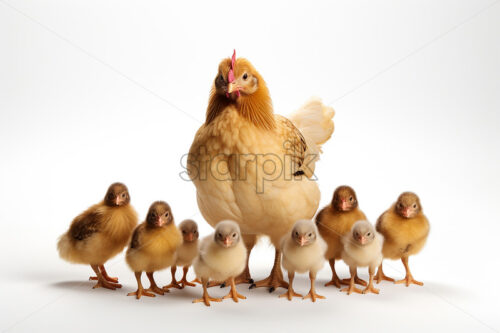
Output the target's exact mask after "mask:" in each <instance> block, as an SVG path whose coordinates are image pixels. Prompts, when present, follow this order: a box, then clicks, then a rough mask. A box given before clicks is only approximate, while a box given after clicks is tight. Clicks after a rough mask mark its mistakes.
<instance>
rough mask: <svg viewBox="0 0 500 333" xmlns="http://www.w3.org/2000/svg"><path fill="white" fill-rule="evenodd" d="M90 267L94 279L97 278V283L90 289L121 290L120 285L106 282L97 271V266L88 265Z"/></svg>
mask: <svg viewBox="0 0 500 333" xmlns="http://www.w3.org/2000/svg"><path fill="white" fill-rule="evenodd" d="M90 267H92V270H93V271H94V272H95V275H96V278H97V283H96V284H95V285H94V286H93V287H92V288H93V289H96V288H101V287H102V288H106V289H111V290H115V289H116V288H121V287H122V285H121V284H118V283H114V282H110V281H108V280H106V279H105V278H104V276H103V274H102V273H101V271H100V270H99V266H97V265H90Z"/></svg>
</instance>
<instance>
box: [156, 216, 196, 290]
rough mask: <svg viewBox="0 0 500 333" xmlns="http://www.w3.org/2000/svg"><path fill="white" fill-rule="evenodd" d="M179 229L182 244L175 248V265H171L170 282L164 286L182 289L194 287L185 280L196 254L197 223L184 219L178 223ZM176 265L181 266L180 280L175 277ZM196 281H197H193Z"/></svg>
mask: <svg viewBox="0 0 500 333" xmlns="http://www.w3.org/2000/svg"><path fill="white" fill-rule="evenodd" d="M179 230H180V231H181V233H182V244H181V246H179V248H178V249H177V260H176V262H175V265H173V266H172V268H171V272H172V282H171V283H170V284H169V285H168V286H166V287H164V288H167V289H168V288H171V287H174V288H178V289H183V288H184V287H185V286H190V287H194V286H195V284H194V283H192V282H189V281H188V280H187V277H186V276H187V272H188V270H189V266H191V264H192V262H193V260H194V258H196V256H197V255H198V238H199V234H198V225H197V224H196V222H195V221H193V220H184V221H182V222H181V224H179ZM177 266H182V270H183V275H182V279H181V280H180V281H177V280H176V279H175V272H176V270H177ZM193 282H198V281H196V280H195V281H193Z"/></svg>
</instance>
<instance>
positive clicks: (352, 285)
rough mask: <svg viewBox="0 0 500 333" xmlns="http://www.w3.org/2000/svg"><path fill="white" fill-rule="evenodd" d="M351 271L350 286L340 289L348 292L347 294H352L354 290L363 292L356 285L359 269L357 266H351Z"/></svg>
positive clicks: (359, 292)
mask: <svg viewBox="0 0 500 333" xmlns="http://www.w3.org/2000/svg"><path fill="white" fill-rule="evenodd" d="M349 271H350V272H351V280H350V283H349V287H347V288H343V289H340V291H345V292H347V295H350V294H351V293H353V292H355V293H358V294H361V292H362V291H361V289H358V288H356V287H355V285H354V277H355V276H356V271H357V269H356V267H349Z"/></svg>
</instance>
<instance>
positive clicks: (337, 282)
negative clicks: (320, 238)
mask: <svg viewBox="0 0 500 333" xmlns="http://www.w3.org/2000/svg"><path fill="white" fill-rule="evenodd" d="M328 262H329V263H330V268H331V269H332V279H331V280H330V281H328V282H327V283H325V287H328V286H335V287H337V288H340V279H339V276H338V275H337V271H336V270H335V258H332V259H330V260H329V261H328Z"/></svg>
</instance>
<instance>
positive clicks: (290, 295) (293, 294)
mask: <svg viewBox="0 0 500 333" xmlns="http://www.w3.org/2000/svg"><path fill="white" fill-rule="evenodd" d="M282 297H286V298H287V299H288V300H289V301H291V300H292V298H293V297H303V296H302V295H301V294H298V293H296V292H295V290H293V288H288V290H287V291H286V292H284V293H283V294H281V295H279V298H282Z"/></svg>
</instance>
